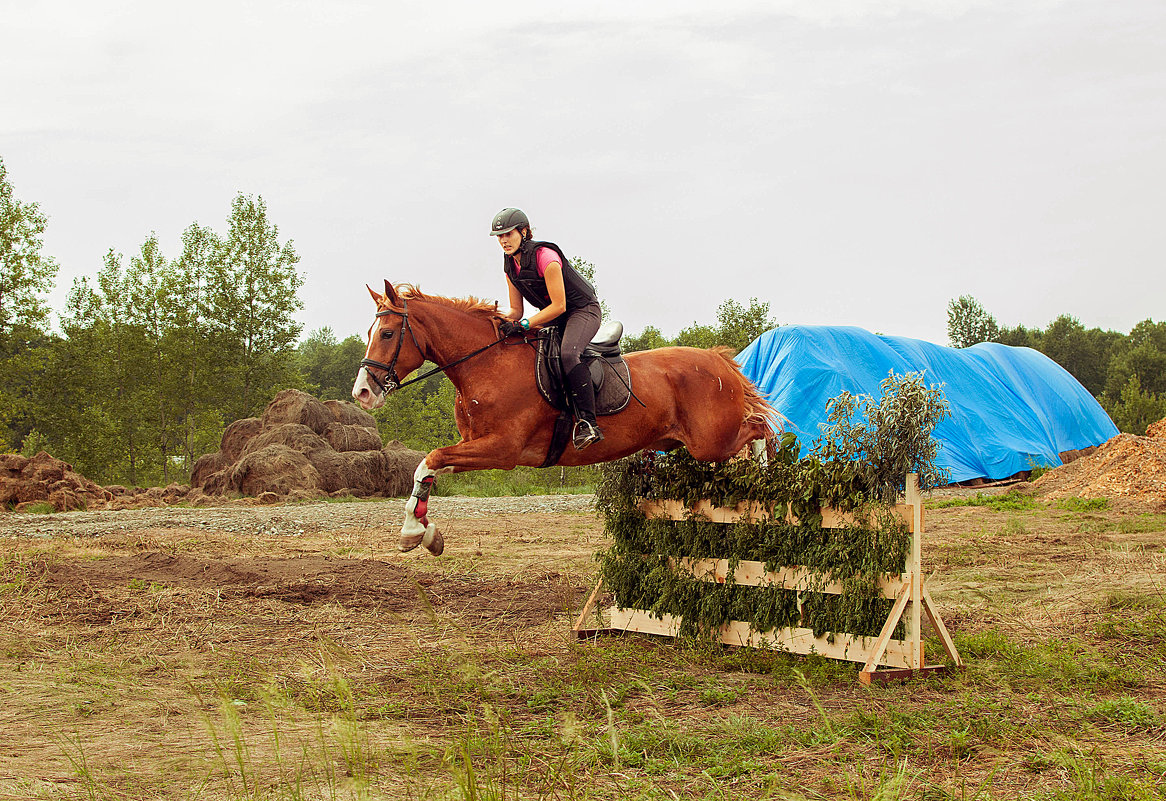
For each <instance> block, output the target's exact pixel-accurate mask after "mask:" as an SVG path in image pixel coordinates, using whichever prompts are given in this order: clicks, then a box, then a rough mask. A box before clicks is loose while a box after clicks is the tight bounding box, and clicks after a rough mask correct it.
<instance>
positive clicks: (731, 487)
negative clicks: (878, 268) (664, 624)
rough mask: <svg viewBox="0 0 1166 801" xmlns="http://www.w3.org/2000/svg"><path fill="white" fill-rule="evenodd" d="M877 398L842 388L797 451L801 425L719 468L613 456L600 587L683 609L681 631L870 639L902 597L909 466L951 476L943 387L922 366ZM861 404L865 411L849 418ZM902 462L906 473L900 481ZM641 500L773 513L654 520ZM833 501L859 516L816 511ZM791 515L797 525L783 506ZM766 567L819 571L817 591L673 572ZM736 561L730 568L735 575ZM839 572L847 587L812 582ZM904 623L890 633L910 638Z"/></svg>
mask: <svg viewBox="0 0 1166 801" xmlns="http://www.w3.org/2000/svg"><path fill="white" fill-rule="evenodd" d="M883 383H884V386H883V389H884V396H883V399H882V400H881V401H880V402H879V403H874V402H873V400H872V399H870V398H867V397H863V396H859V397H857V398H856V397H853V396H849V395H848V396H846V397H844V398H836V399H835V400H834V401H832V403H831V408H832V410H835V411H837V412H838V414H837V419H834V418H832V421H833V424H832V425H831V426H827V427H825V428H824V430H823V437H822V439H821V440H820V441H819V442H818V443H817V446H816V448H815V449H814V451H813V452H812V453H811V454H810V455H809V456H807V457H805V458H800V459H799V458H798V454H799V453H800V450H801V449H800V446H799V443H798V440H797V438H796V437H795V436H794V435H793V434H786V435H784V436H783V437H782V438H781V440H780V447H779V448H778V449H777V451H776V453H775V454H773V455H771V456H770V458H769V459H768V460H767V461H766V462H765V463H762V462H760V461H758V460H754V459H745V458H739V459H734V460H731V461H729V462H726V463H722V464H713V463H708V462H698V461H696V460H695V459H693V458H692V457H691V456H690V455H689V454H688V452H687V451H684V450H678V451H674V452H672V453H668V454H655V453H649V452H645V453H640V454H637V455H635V456H631V457H628V458H626V459H622V460H620V461H618V462H614V463H611V464H609V465H605V466H604V468H603V477H602V480H601V481H600V484H599V487H598V488H597V490H596V508H597V509H598V510H599V512H600V514H601V515H602V517H603V519H604V523H605V527H606V530H607V532H608V534H609V535H610V536H611V537H612V540H613V542H612V546H611V547H610V548H609V549H608V550H607V551H605V552H603V553H601V554H600V555H599V557H598V558H599V561H600V563H601V565H602V575H603V581H604V585H605V586H606V587H607V588H608V589H609V590H610V591H611V592H613V593H614V594H615V596H616V598H617V601H618V603H619V604H620V605H621V606H622V607H624V608H635V609H645V610H649V611H651V612H653V613H654V614H658V615H659V614H672V615H677V616H679V617H680V618H681V620H682V623H681V632H682V633H685V634H690V635H701V634H707V633H709V632H712V631H714V630H715V629H716V628H717V627H719V626H721V625H722V624H724V623H726V622H728V621H731V620H739V621H745V622H748V623H749V624H750V625H751V626H752V628H753V629H754V630H755V631H767V630H770V629H773V628H785V627H806V628H811V629H813V631H814V634H815V636H822V635H823V634H827V635H829V634H830V633H832V632H847V633H850V634H858V635H864V636H875V635H877V634H878V633H879V630H880V629H881V628H882V625H883V623H884V621H885V620H886V619H887V616H888V614H889V613H890V609H891V606H892V604H893V602H892V601H891V600H889V599H887V598H884V597H883V594H882V591H881V589H880V579H881V577H882V576H883V575H885V574H888V573H890V574H898V573H902V572H903V570H904V565H905V563H906V560H907V557H908V554H909V551H910V544H911V536H910V534H909V532H908V531H907V529H906V526H905V525H904V524H903V522H902V521H901V520H900V519H899V518H898V517H897V516H895V515H893V514H891V513H890V509H889V506H888V504H889V503H893V502H894V501H895V500H896V499H897V494H898V491H899V490H900V489H901V488H902V480H903V477H904V474H905V472H906V471H908V470H910V471H912V472H917V473H918V474H919V476H920V486H921V488H927V487H930V486H935V484H936V483H937V482H944V481H946V477H945V476H944V474H943V471H941V470H940V469H938V468H937V467H936V466H935V463H934V459H935V456H936V447H935V442H934V439H933V438H932V432H933V431H934V428H935V425H936V423H937V422H939V420H941V419H942V418H943V417H944V416H945V415H946V413H947V404H946V401H944V399H943V396H942V392H941V391H940V390H939V389H938V388H935V387H932V388H930V389H928V388H926V387H924V386H923V382H922V376H919V375H908V376H894V375H892V376H890V377H888V379H887V380H886V381H884V382H883ZM858 411H861V412H863V414H864V419H863V420H862V421H861V422H859V421H854V420H853V415H854V414H855V413H856V412H858ZM894 471H900V472H899V473H898V477H897V478H891V474H892V472H894ZM641 499H644V500H677V501H681V502H683V503H684V504H686V505H689V506H691V505H693V504H695V503H696V502H697V501H700V500H708V501H710V502H711V503H712V504H714V505H715V506H726V507H734V506H737V505H738V504H740V503H742V502H757V503H760V504H761V505H762V506H764V507H766V508H768V509H771V510H777V511H776V513H775V514H771V515H768V516H766V517H765V519H746V520H743V521H741V522H738V523H714V522H711V521H710V520H708V518H706V517H703V516H701V515H697V514H693V515H690V516H689V518H688V519H686V520H680V521H674V520H662V519H650V518H648V517H647V516H646V515H645V514H644V512H643V511H641V509H640V507H639V502H640V500H641ZM823 507H833V508H835V509H839V510H841V511H844V512H848V513H850V514H851V515H852V516H853V518H854V519H855V520H856V521H858V522H857V524H856V525H854V526H850V527H845V528H824V527H823V526H822V514H821V509H822V508H823ZM787 508H788V510H789V511H790V512H791V513H792V515H793V517H794V518H795V519H796V521H797V522H796V523H794V522H790V521H789V520H788V519H787V518H786V515H785V514H784V511H785V510H786V509H787ZM685 557H689V558H695V559H703V558H717V559H728V560H729V563H730V566H731V567H734V568H735V567H736V565H737V564H738V563H739V562H740V561H742V560H749V561H757V562H763V563H765V566H766V570H769V571H775V570H779V569H781V568H785V567H801V568H805V569H806V570H808V571H809V572H810V574H811V576H812V580H811V584H810V589H809V591H808V592H804V593H801V594H800V597H799V593H798V592H796V591H795V590H792V589H783V588H781V587H776V586H772V585H771V586H764V587H750V586H738V585H736V584H734V583H733V582H732V580H731V579H730V580H729V581H726V582H725V583H724V584H716V583H712V582H706V581H702V580H700V579H697V578H695V577H693V576H692V575H689V574H686V573H684V572H683V571H677V570H674V569H673V567H672V564H674V561H675V560H677V559H681V558H685ZM731 572H732V571H730V574H731ZM827 582H839V583H841V585H842V593H841V594H827V593H822V592H814V591H813V589H814V587H815V586H816V587H821V586H823V585H824V584H825V583H827ZM902 635H903V632H902V631H896V632H895V635H894V636H895V637H897V638H901V637H902Z"/></svg>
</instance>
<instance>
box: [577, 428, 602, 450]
mask: <svg viewBox="0 0 1166 801" xmlns="http://www.w3.org/2000/svg"><path fill="white" fill-rule="evenodd" d="M602 439H603V432H602V431H600V430H599V426H597V425H595V423H592V422H591V421H589V420H576V421H575V430H574V432H572V434H571V444H572V445H574V446H575V450H577V451H581V450H583V449H584V448H586V447H587V446H588V445H594V444H595V443H596V442H599V441H600V440H602Z"/></svg>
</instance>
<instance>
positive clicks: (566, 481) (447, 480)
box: [433, 466, 599, 498]
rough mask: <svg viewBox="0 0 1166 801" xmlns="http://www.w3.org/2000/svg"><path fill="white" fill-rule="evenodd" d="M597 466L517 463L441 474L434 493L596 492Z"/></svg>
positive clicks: (487, 495) (483, 495)
mask: <svg viewBox="0 0 1166 801" xmlns="http://www.w3.org/2000/svg"><path fill="white" fill-rule="evenodd" d="M598 481H599V472H598V470H597V469H596V468H595V467H590V466H589V467H547V468H538V467H516V468H515V469H513V470H477V471H473V472H469V473H452V474H449V475H443V476H439V477H438V479H437V481H436V482H435V483H434V487H433V494H434V495H468V496H471V497H477V498H497V497H508V496H525V495H579V494H591V493H593V492H595V485H596V483H597V482H598Z"/></svg>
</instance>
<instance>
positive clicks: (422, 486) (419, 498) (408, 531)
mask: <svg viewBox="0 0 1166 801" xmlns="http://www.w3.org/2000/svg"><path fill="white" fill-rule="evenodd" d="M437 472H438V471H436V470H433V469H431V468H430V467H429V465H428V464H426V462H425V460H424V459H422V460H421V464H419V465H417V471H416V472H415V473H414V474H413V493H412V494H411V495H410V496H409V500H407V501H405V522H404V523H403V524H401V546H400V547H401V550H402V551H411V550H413V549H414V548H416V547H417V546H418V545H424V546H425V550H427V551H429V552H430V553H431V554H433V555H434V556H441V552H442V551H443V550H445V540H444V539H443V538H442V536H441V532H440V531H438V530H437V526H435V525H434V524H433V523H430V522H429V518H428V516H427V515H428V512H429V493H430V491H431V490H432V489H433V481H434V479H435V478H436V476H437Z"/></svg>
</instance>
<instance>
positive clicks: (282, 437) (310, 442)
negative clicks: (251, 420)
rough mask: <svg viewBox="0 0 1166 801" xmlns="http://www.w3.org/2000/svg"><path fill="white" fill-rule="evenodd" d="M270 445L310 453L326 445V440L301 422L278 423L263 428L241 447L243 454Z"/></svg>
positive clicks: (245, 454)
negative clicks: (245, 445)
mask: <svg viewBox="0 0 1166 801" xmlns="http://www.w3.org/2000/svg"><path fill="white" fill-rule="evenodd" d="M272 445H279V446H282V447H284V448H288V449H290V450H293V451H299V452H300V453H311V452H312V451H317V450H320V449H321V448H327V447H328V441H327V440H325V439H324V438H323V437H321V436H320V435H319V434H317V433H316V432H315V431H314V430H313V429H312V428H310V427H309V426H306V425H303V424H302V423H280V424H277V425H274V426H272V427H271V428H265V429H264V430H263V431H261V432H260V433H259V434H257V435H256V436H254V437H252V439H251V441H250V442H248V443H247V447H246V448H244V449H243V456H247V455H248V454H251V453H255V452H256V451H261V450H264V449H266V448H268V447H270V446H272Z"/></svg>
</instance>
